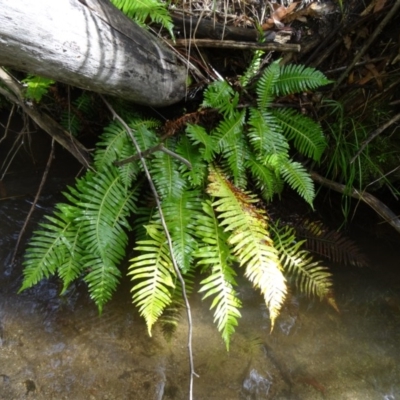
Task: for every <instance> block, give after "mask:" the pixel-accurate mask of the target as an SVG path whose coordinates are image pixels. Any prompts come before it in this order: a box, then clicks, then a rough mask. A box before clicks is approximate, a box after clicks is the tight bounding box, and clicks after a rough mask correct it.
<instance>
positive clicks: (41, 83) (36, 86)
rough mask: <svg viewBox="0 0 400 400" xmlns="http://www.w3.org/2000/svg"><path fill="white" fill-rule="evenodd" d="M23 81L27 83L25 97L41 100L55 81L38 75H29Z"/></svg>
mask: <svg viewBox="0 0 400 400" xmlns="http://www.w3.org/2000/svg"><path fill="white" fill-rule="evenodd" d="M22 82H23V83H24V84H25V85H26V91H25V97H26V98H27V99H30V100H34V101H36V102H38V103H39V102H40V100H42V97H43V96H44V95H45V94H46V93H47V92H48V91H49V87H50V86H51V85H53V84H54V83H55V81H53V80H51V79H48V78H43V77H41V76H37V75H28V76H27V77H26V78H25V79H23V80H22Z"/></svg>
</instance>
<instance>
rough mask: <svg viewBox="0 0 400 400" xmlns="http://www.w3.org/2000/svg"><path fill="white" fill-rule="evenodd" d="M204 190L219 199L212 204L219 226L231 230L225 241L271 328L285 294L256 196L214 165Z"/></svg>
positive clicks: (284, 287)
mask: <svg viewBox="0 0 400 400" xmlns="http://www.w3.org/2000/svg"><path fill="white" fill-rule="evenodd" d="M209 180H210V184H209V186H208V188H207V192H208V193H209V194H210V195H211V196H214V197H218V198H219V200H217V201H215V202H214V203H213V207H214V208H215V210H216V211H218V213H219V219H220V220H221V226H224V227H225V230H226V231H229V232H231V236H230V238H229V244H230V245H232V246H234V248H233V252H234V254H235V255H236V257H237V258H238V260H239V263H240V265H241V266H246V276H247V277H248V278H249V280H250V281H251V282H253V284H254V285H255V286H256V287H258V288H260V290H261V293H262V294H263V296H264V299H265V302H266V305H267V307H268V309H269V312H270V318H271V329H273V326H274V322H275V319H276V318H277V316H278V315H279V311H280V309H281V307H282V304H283V301H284V299H285V296H286V290H287V288H286V281H285V277H284V276H283V274H282V271H281V266H280V262H279V258H278V253H277V250H276V249H275V248H274V246H273V243H272V240H271V239H270V236H269V233H268V224H267V217H266V215H265V214H264V213H263V212H262V211H261V210H259V209H257V208H256V207H255V206H254V205H253V203H255V202H257V201H258V199H257V198H256V197H255V196H254V195H251V194H249V193H247V192H244V191H241V190H239V189H238V188H236V187H235V186H233V185H232V184H231V183H230V182H229V181H228V180H227V179H226V178H225V177H224V176H223V175H222V174H221V173H220V172H219V171H218V170H217V169H213V168H212V169H210V175H209Z"/></svg>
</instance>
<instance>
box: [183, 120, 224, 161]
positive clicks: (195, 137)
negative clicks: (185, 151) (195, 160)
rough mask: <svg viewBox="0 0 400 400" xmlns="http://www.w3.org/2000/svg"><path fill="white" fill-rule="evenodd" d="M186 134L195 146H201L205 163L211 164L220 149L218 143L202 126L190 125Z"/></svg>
mask: <svg viewBox="0 0 400 400" xmlns="http://www.w3.org/2000/svg"><path fill="white" fill-rule="evenodd" d="M186 133H187V135H188V136H189V138H190V139H191V140H192V142H193V143H194V144H198V145H200V146H201V147H200V154H201V155H202V157H203V159H204V161H206V162H210V161H212V160H213V158H214V155H215V153H216V152H217V151H219V149H218V142H217V141H216V140H215V137H214V136H211V135H209V134H208V133H207V131H206V130H205V129H204V128H203V127H202V126H200V125H188V126H187V127H186Z"/></svg>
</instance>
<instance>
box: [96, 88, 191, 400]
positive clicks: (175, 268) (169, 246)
mask: <svg viewBox="0 0 400 400" xmlns="http://www.w3.org/2000/svg"><path fill="white" fill-rule="evenodd" d="M100 96H101V98H102V99H103V101H104V103H105V104H106V106H107V107H108V109H109V110H110V111H111V113H112V115H113V117H114V118H116V119H117V120H118V121H119V122H120V123H121V125H122V126H123V127H124V128H125V130H126V132H127V133H128V135H129V136H130V138H131V140H132V143H133V144H134V146H135V148H136V151H137V154H138V155H139V156H140V162H141V163H142V166H143V169H144V172H145V174H146V177H147V180H148V181H149V185H150V188H151V191H152V192H153V196H154V199H155V201H156V204H157V209H158V212H159V213H160V219H161V223H162V226H163V228H164V232H165V236H166V238H167V241H168V248H169V251H170V253H171V261H172V264H173V266H174V270H175V273H176V276H177V277H178V279H179V281H180V283H181V285H182V296H183V299H184V301H185V306H186V313H187V319H188V325H189V332H188V352H189V365H190V384H189V400H192V399H193V376H198V375H197V374H196V373H195V371H194V363H193V351H192V335H193V324H192V313H191V310H190V304H189V300H188V298H187V295H186V285H185V280H184V279H183V276H182V274H181V271H180V269H179V266H178V263H177V261H176V258H175V256H174V249H173V246H172V239H171V235H170V234H169V231H168V227H167V223H166V221H165V218H164V213H163V211H162V208H161V202H160V199H159V197H158V193H157V189H156V187H155V185H154V182H153V179H152V177H151V175H150V171H149V169H148V167H147V163H146V159H145V158H144V157H143V156H142V152H141V150H140V147H139V144H138V142H137V140H136V139H135V136H134V135H133V132H132V129H131V128H130V127H129V126H128V124H127V123H126V122H125V121H124V120H123V119H122V118H121V117H120V116H119V115H118V114H117V113H116V112H115V110H114V108H113V107H112V106H111V104H110V103H108V101H107V100H106V99H105V98H104V97H103V96H102V95H100Z"/></svg>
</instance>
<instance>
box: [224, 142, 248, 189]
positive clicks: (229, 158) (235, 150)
mask: <svg viewBox="0 0 400 400" xmlns="http://www.w3.org/2000/svg"><path fill="white" fill-rule="evenodd" d="M250 154H251V152H250V150H249V147H248V144H247V142H246V141H245V137H244V135H238V137H237V140H236V143H235V145H234V146H227V147H226V148H225V150H224V151H223V157H224V159H223V160H221V165H222V166H223V167H224V170H225V171H227V172H228V175H231V176H232V177H233V182H234V184H235V185H236V186H237V187H239V188H245V187H246V185H247V174H246V160H247V159H248V158H249V157H250Z"/></svg>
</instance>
